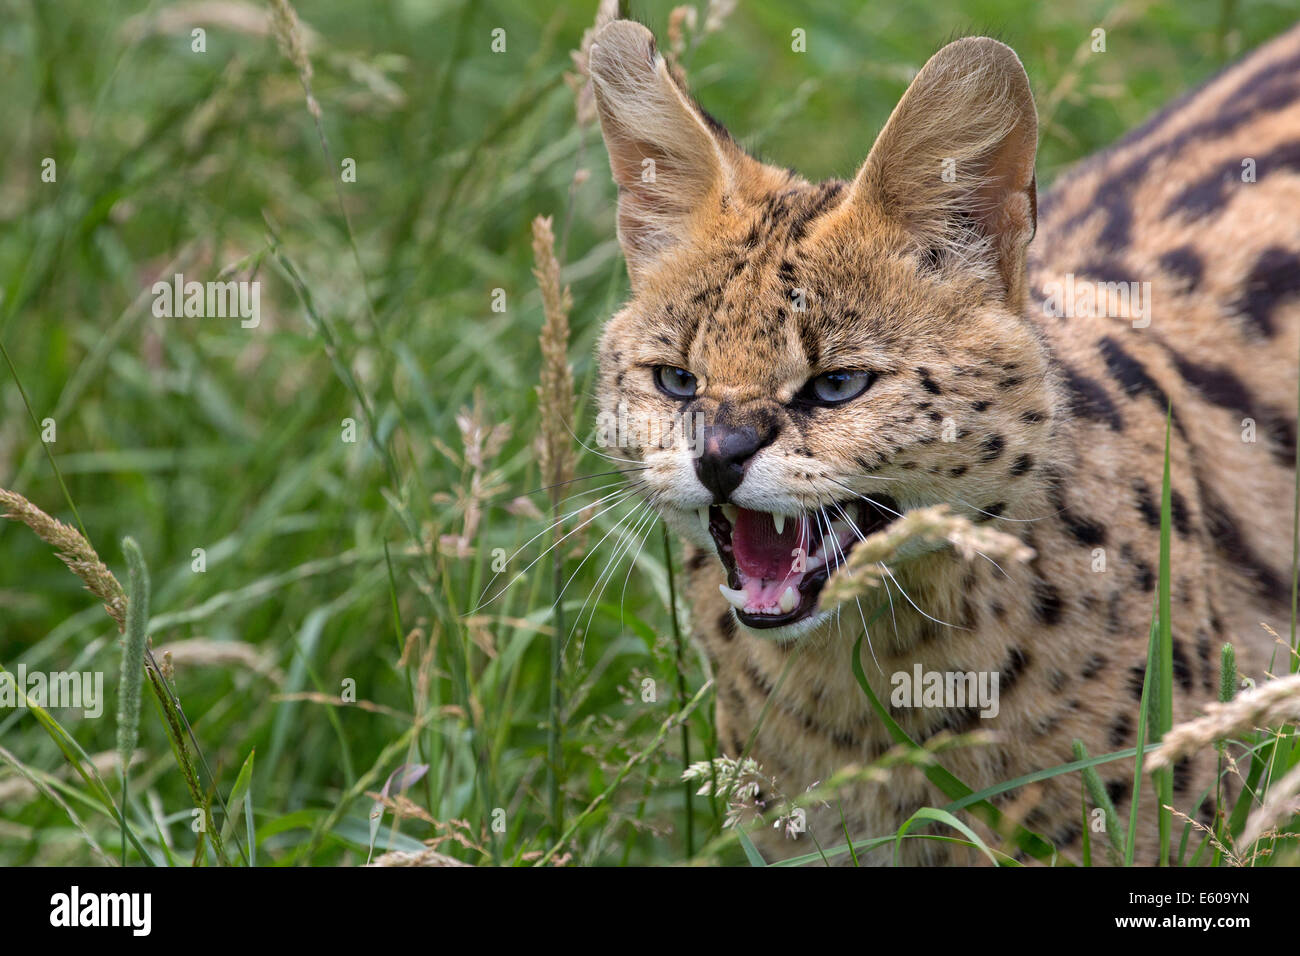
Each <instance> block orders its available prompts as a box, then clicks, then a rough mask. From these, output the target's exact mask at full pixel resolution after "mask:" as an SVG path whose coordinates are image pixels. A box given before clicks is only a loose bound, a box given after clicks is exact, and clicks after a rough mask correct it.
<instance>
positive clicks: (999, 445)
mask: <svg viewBox="0 0 1300 956" xmlns="http://www.w3.org/2000/svg"><path fill="white" fill-rule="evenodd" d="M1006 445H1007V440H1006V439H1005V438H1003V437H1002V436H1001V435H990V436H989V437H988V438H986V439H984V441H983V442H982V443H981V444H980V451H981V452H982V454H981V455H980V461H982V462H985V463H987V462H990V461H997V459H998V458H999V456H1001V454H1002V449H1004V448H1005V447H1006Z"/></svg>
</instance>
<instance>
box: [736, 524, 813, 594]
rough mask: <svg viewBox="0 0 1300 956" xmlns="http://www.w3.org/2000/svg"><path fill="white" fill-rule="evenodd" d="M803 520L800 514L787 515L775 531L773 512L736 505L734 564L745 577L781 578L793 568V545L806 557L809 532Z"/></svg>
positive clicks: (780, 579)
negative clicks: (780, 528) (797, 516)
mask: <svg viewBox="0 0 1300 956" xmlns="http://www.w3.org/2000/svg"><path fill="white" fill-rule="evenodd" d="M805 524H806V522H805V519H803V518H786V519H785V528H784V529H783V530H782V532H781V534H777V533H776V525H775V524H773V523H772V516H771V515H770V514H768V513H767V512H766V511H750V510H749V509H747V508H739V509H737V513H736V525H735V527H734V528H732V529H731V547H732V553H733V554H734V555H735V558H736V566H737V567H738V568H739V569H740V570H741V571H742V572H743V573H744V575H745V577H747V578H776V579H777V580H778V581H783V580H784V579H785V578H786V576H787V575H789V574H792V573H793V572H794V563H795V558H796V555H795V554H794V551H795V549H796V548H799V547H801V546H802V548H803V550H804V552H805V555H804V556H805V557H806V552H807V550H808V534H807V532H806V531H805V530H804V527H805Z"/></svg>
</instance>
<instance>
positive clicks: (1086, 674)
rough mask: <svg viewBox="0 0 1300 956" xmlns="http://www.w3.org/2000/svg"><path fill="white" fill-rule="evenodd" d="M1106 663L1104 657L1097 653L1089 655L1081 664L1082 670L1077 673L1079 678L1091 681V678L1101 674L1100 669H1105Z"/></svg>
mask: <svg viewBox="0 0 1300 956" xmlns="http://www.w3.org/2000/svg"><path fill="white" fill-rule="evenodd" d="M1107 663H1108V661H1107V659H1106V657H1105V656H1104V655H1102V654H1097V653H1093V654H1090V655H1089V656H1088V659H1087V660H1086V661H1084V662H1083V670H1081V671H1079V676H1080V677H1082V678H1083V679H1084V680H1092V678H1094V677H1096V676H1097V675H1098V674H1099V673H1101V669H1102V668H1103V667H1105V666H1106V664H1107Z"/></svg>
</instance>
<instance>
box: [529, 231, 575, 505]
mask: <svg viewBox="0 0 1300 956" xmlns="http://www.w3.org/2000/svg"><path fill="white" fill-rule="evenodd" d="M533 260H534V266H533V275H535V276H536V277H537V284H538V286H539V287H540V288H541V291H542V308H543V311H544V313H545V316H546V319H545V321H544V322H543V323H542V334H541V346H542V376H541V384H540V385H539V386H537V396H538V402H539V405H540V408H541V419H542V426H541V434H540V437H539V440H540V448H539V450H538V451H539V459H540V463H541V470H542V483H543V484H544V485H548V486H550V495H551V504H552V505H553V506H554V505H556V504H558V502H559V501H560V499H561V498H562V497H563V496H564V488H563V486H562V484H561V483H562V482H566V481H568V480H569V479H571V478H572V477H573V472H574V467H575V465H576V456H575V454H574V451H573V442H572V441H571V440H570V431H569V420H570V419H571V418H572V417H573V406H574V403H575V396H574V387H573V369H571V368H570V367H569V309H570V308H571V307H572V305H573V298H572V296H571V295H570V294H569V289H568V287H567V286H564V287H561V285H560V262H559V260H558V259H556V257H555V233H554V232H553V231H552V229H551V217H550V216H538V217H537V218H536V219H534V220H533Z"/></svg>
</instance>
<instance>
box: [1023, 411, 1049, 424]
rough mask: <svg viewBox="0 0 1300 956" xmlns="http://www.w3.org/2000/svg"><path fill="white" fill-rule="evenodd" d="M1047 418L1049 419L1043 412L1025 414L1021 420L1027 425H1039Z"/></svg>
mask: <svg viewBox="0 0 1300 956" xmlns="http://www.w3.org/2000/svg"><path fill="white" fill-rule="evenodd" d="M1045 418H1047V416H1046V415H1044V414H1043V413H1042V412H1025V413H1024V414H1023V415H1021V416H1020V420H1021V421H1022V422H1024V423H1025V424H1026V425H1037V424H1038V423H1039V422H1041V421H1043V420H1044V419H1045Z"/></svg>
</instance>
